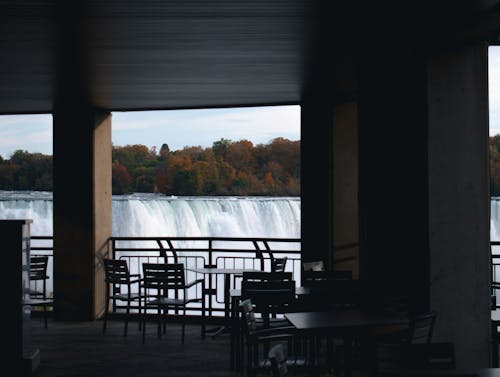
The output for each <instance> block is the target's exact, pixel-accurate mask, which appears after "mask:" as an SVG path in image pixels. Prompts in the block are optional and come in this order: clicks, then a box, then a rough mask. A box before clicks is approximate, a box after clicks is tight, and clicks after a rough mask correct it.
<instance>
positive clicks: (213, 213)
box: [0, 191, 300, 238]
mask: <svg viewBox="0 0 500 377" xmlns="http://www.w3.org/2000/svg"><path fill="white" fill-rule="evenodd" d="M75 200H76V199H75ZM112 206H113V207H112V211H113V236H134V237H141V236H168V237H176V236H180V237H196V236H200V237H276V238H300V198H298V197H279V198H273V197H167V196H164V195H157V194H132V195H123V196H113V201H112ZM52 209H53V207H52V193H49V192H34V191H26V192H24V191H23V192H19V191H0V218H1V219H20V218H28V219H32V220H33V224H32V226H31V234H32V235H36V236H52V234H53V229H52Z"/></svg>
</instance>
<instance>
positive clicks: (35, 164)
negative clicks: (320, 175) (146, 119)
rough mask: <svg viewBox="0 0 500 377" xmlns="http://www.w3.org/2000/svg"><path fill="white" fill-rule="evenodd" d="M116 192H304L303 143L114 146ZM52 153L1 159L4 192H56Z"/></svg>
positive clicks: (19, 153) (0, 182)
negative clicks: (301, 149) (302, 187)
mask: <svg viewBox="0 0 500 377" xmlns="http://www.w3.org/2000/svg"><path fill="white" fill-rule="evenodd" d="M112 174H113V180H112V182H113V194H125V193H132V192H155V193H163V194H166V195H176V196H184V195H193V196H196V195H242V196H246V195H266V196H299V195H300V141H290V140H287V139H284V138H276V139H274V140H272V141H271V142H270V143H268V144H259V145H255V146H254V145H253V143H252V142H250V141H248V140H240V141H235V142H233V141H231V140H227V139H221V140H219V141H216V142H214V143H213V144H212V147H209V148H202V147H200V146H190V147H184V148H183V149H181V150H177V151H170V149H169V147H168V145H167V144H163V145H162V147H161V148H160V150H159V151H157V149H156V148H154V147H153V148H151V149H150V148H148V147H147V146H145V145H140V144H136V145H126V146H113V149H112ZM52 189H53V187H52V156H47V155H42V154H39V153H28V152H26V151H20V150H19V151H16V152H15V153H14V154H13V155H12V156H11V158H10V160H3V159H2V158H1V157H0V190H41V191H52Z"/></svg>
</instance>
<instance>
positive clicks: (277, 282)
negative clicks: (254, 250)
mask: <svg viewBox="0 0 500 377" xmlns="http://www.w3.org/2000/svg"><path fill="white" fill-rule="evenodd" d="M241 297H242V299H251V300H252V303H253V305H255V310H256V311H258V312H259V313H261V314H262V317H263V319H264V325H268V324H269V323H268V320H269V316H270V315H272V316H275V315H277V314H281V313H284V312H287V311H289V308H290V305H292V304H293V303H294V301H295V281H294V280H292V273H291V272H279V273H272V272H249V273H243V280H242V281H241Z"/></svg>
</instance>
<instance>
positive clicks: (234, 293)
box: [229, 287, 311, 298]
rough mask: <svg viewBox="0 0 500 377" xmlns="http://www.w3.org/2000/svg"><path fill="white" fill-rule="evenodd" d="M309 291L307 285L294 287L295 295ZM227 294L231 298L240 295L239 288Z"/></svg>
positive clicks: (305, 293)
mask: <svg viewBox="0 0 500 377" xmlns="http://www.w3.org/2000/svg"><path fill="white" fill-rule="evenodd" d="M310 293H311V289H310V288H308V287H295V295H297V296H303V295H308V294H310ZM229 295H230V296H231V297H233V298H238V297H241V289H231V290H230V291H229Z"/></svg>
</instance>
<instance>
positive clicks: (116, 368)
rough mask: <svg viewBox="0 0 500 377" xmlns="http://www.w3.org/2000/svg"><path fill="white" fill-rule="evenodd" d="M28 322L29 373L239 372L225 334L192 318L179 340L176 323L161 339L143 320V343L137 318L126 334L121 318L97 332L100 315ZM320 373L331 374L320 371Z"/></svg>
mask: <svg viewBox="0 0 500 377" xmlns="http://www.w3.org/2000/svg"><path fill="white" fill-rule="evenodd" d="M31 326H32V336H31V338H32V344H33V346H35V347H37V348H39V350H40V366H39V368H38V369H37V371H36V373H35V377H49V376H50V377H80V376H81V377H101V376H102V377H116V376H119V377H129V376H130V377H132V376H133V377H137V376H141V377H142V376H144V377H156V376H162V377H165V376H169V377H184V376H214V377H240V376H241V375H240V374H239V373H238V372H236V371H232V370H231V369H230V367H229V341H230V339H229V335H227V334H226V335H221V336H218V337H216V338H215V339H214V338H212V337H210V336H207V337H206V338H205V339H202V338H201V336H200V326H199V325H198V324H190V323H188V324H186V338H185V343H184V344H181V325H180V324H177V323H168V324H167V333H166V335H164V336H163V337H162V338H161V339H158V338H157V336H156V326H155V325H153V324H151V323H150V324H148V327H147V329H148V331H147V335H146V336H147V338H146V342H145V344H143V343H142V333H141V332H140V331H139V329H138V325H137V322H130V323H129V332H128V336H127V337H124V336H123V321H121V320H110V321H108V329H107V332H106V335H103V334H102V322H101V321H93V322H60V321H53V320H51V319H49V324H48V328H47V329H45V328H44V326H43V319H42V318H33V319H32V321H31ZM210 327H211V326H208V328H210ZM309 375H311V372H308V371H305V370H303V371H296V373H294V374H292V376H296V377H299V376H300V377H304V376H309ZM261 376H271V374H270V373H260V374H259V376H258V377H261ZM321 376H333V374H329V373H327V372H325V373H321ZM356 377H357V376H356Z"/></svg>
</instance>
